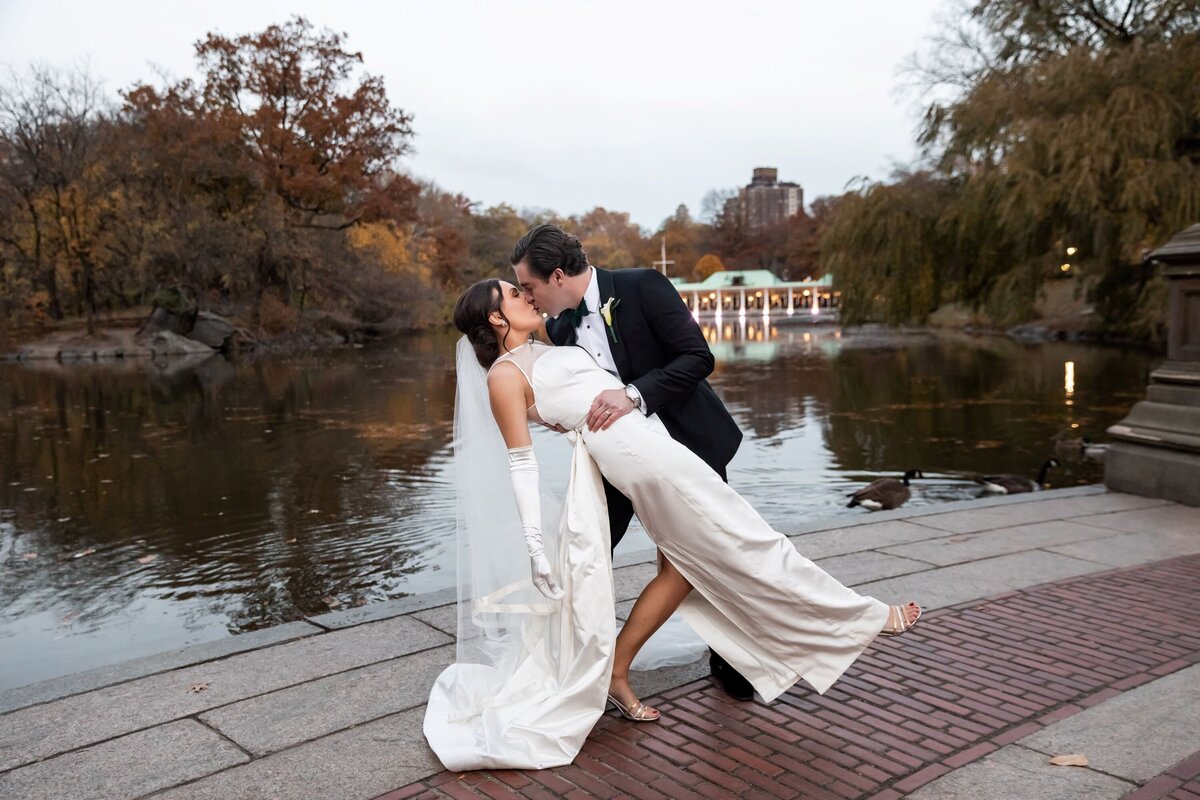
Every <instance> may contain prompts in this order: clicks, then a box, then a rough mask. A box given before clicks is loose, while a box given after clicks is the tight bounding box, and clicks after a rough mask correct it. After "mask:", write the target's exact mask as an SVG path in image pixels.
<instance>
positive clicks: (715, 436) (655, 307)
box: [512, 225, 754, 700]
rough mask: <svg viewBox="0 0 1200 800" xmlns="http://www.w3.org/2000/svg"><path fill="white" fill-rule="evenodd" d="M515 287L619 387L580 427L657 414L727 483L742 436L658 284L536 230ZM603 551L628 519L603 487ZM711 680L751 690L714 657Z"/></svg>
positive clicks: (571, 240) (515, 258)
mask: <svg viewBox="0 0 1200 800" xmlns="http://www.w3.org/2000/svg"><path fill="white" fill-rule="evenodd" d="M512 264H513V269H514V271H515V272H516V278H517V283H518V284H520V286H521V288H523V289H524V290H525V297H526V299H527V300H528V301H529V302H530V303H532V304H533V306H534V308H536V309H537V310H538V311H540V312H543V313H545V314H549V315H550V317H552V319H550V320H548V321H547V323H546V330H547V332H548V333H549V334H550V338H551V340H552V341H553V342H554V343H555V344H556V345H579V346H581V347H583V348H585V349H586V350H587V351H588V352H589V353H590V354H591V355H592V357H593V358H595V359H596V361H597V362H598V363H599V364H600V366H602V367H604V368H605V369H607V370H608V371H609V372H611V373H612V374H614V375H616V376H618V377H619V378H620V379H621V380H622V381H623V382H624V383H625V388H624V389H609V390H606V391H603V392H601V393H600V394H599V395H598V396H597V397H596V399H595V401H594V402H593V403H592V407H591V409H590V411H589V413H588V418H587V425H588V428H590V429H592V430H604V429H605V428H607V427H608V426H610V425H612V424H613V423H614V422H616V421H617V420H618V419H620V418H621V417H623V416H624V415H626V414H630V413H640V414H646V415H650V414H658V418H659V419H660V420H662V423H663V425H664V426H666V429H667V431H668V432H669V433H670V434H671V437H672V438H674V439H675V440H676V441H678V442H679V443H681V444H683V445H684V446H685V447H687V448H688V449H689V450H691V451H692V452H693V453H695V454H696V455H698V456H700V458H701V459H703V460H704V462H705V463H706V464H708V465H709V466H710V467H712V468H713V470H714V471H715V472H716V473H717V474H718V475H720V476H721V479H722V480H725V481H728V480H729V479H728V477H727V476H726V474H725V467H726V465H728V464H729V461H730V460H731V459H732V458H733V455H734V453H736V452H737V448H738V445H739V444H740V443H741V441H742V432H741V431H740V430H739V429H738V426H737V423H736V422H734V421H733V417H731V416H730V415H729V411H728V410H727V409H726V408H725V406H724V404H723V403H722V402H721V401H720V399H719V398H718V397H717V395H716V393H715V392H714V391H713V390H712V387H711V386H709V385H708V381H706V380H705V378H707V377H708V375H709V374H710V373H711V372H712V370H713V363H714V361H713V355H712V351H710V350H709V349H708V342H706V341H705V339H704V335H703V334H702V333H701V332H700V327H699V326H698V325H697V324H696V321H695V320H694V319H692V315H691V312H689V311H688V309H687V306H686V305H684V303H683V300H682V299H681V298H680V297H679V293H678V292H676V291H675V287H674V286H673V285H672V284H671V282H670V281H669V280H667V279H666V277H665V276H663V275H660V274H658V273H657V272H655V271H654V270H649V269H626V270H616V271H609V270H606V269H600V268H598V267H592V266H589V265H588V262H587V255H586V254H585V253H584V252H583V247H582V245H581V244H580V242H579V239H577V238H575V237H574V236H571V235H569V234H568V233H567V232H566V231H564V230H563V229H562V228H559V227H558V226H556V225H539V226H537V227H536V228H533V229H532V230H530V231H529V232H528V233H527V234H525V235H524V236H523V237H521V239H520V241H518V242H517V244H516V246H515V247H514V248H513V252H512ZM604 494H605V498H606V499H607V500H608V521H609V529H610V535H611V537H612V546H613V547H614V548H615V547H616V546H617V542H619V541H620V540H621V537H623V536H624V535H625V531H626V529H627V528H628V527H629V521H630V519H631V518H632V517H633V504H632V503H631V502H630V501H629V498H627V497H625V495H623V494H621V493H620V492H618V491H617V490H616V489H615V488H613V486H612V484H610V483H609V482H608V481H607V480H605V481H604ZM709 665H710V667H711V668H712V673H713V677H715V678H716V679H717V682H718V683H719V684H720V685H721V687H722V688H723V689H724V690H725V691H726V692H727V693H729V694H730V695H732V696H733V697H736V698H738V699H740V700H748V699H750V698H751V697H753V694H754V689H753V687H751V685H750V682H749V681H747V680H746V679H745V678H743V677H742V676H741V675H740V674H738V673H737V672H736V671H735V670H734V669H733V667H731V666H730V665H729V664H728V663H726V661H725V659H723V658H721V657H720V656H719V655H718V654H717V653H715V652H714V653H713V654H712V656H711V657H710V659H709Z"/></svg>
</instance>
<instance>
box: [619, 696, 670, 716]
mask: <svg viewBox="0 0 1200 800" xmlns="http://www.w3.org/2000/svg"><path fill="white" fill-rule="evenodd" d="M608 702H610V703H612V704H613V705H614V706H616V707H617V711H620V712H621V716H622V717H624V718H625V719H628V720H632V721H633V722H657V721H658V718H659V717H660V716H662V715H661V714H659V713H658V710H657V709H653V708H651V707H650V706H648V705H646V704H645V703H643V702H641V701H639V702H636V703H634V704H633V705H631V706H630V707H629V708H626V707H625V706H624V704H622V703H621V701H620V700H618V699H617V698H615V697H613V696H612V695H611V694H610V695H609V696H608Z"/></svg>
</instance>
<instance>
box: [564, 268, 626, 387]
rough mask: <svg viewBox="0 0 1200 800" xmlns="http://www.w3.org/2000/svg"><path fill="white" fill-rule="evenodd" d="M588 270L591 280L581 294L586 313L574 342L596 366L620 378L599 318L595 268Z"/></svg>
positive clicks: (606, 335)
mask: <svg viewBox="0 0 1200 800" xmlns="http://www.w3.org/2000/svg"><path fill="white" fill-rule="evenodd" d="M588 269H590V270H591V271H592V279H591V281H589V282H588V288H587V291H586V292H584V293H583V299H584V301H585V302H586V303H587V308H588V313H587V316H586V317H584V318H583V319H581V320H579V326H578V327H576V328H575V342H576V343H577V344H578V345H579V346H580V347H583V348H584V349H585V350H587V351H588V352H589V353H591V355H592V358H594V359H596V363H597V364H599V365H600V366H602V367H604V368H605V369H606V370H608V371H609V372H611V373H612V374H613V375H616V376H617V377H620V374H619V373H618V371H617V362H616V361H615V360H614V359H613V354H612V345H611V344H610V342H609V340H608V328H607V327H606V326H605V325H604V318H603V317H601V316H600V284H599V283H597V282H596V268H595V267H588Z"/></svg>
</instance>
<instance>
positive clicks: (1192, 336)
mask: <svg viewBox="0 0 1200 800" xmlns="http://www.w3.org/2000/svg"><path fill="white" fill-rule="evenodd" d="M1146 259H1147V260H1148V261H1153V262H1157V263H1160V264H1162V265H1163V275H1164V276H1165V277H1166V279H1167V282H1168V285H1169V292H1170V294H1169V300H1168V309H1167V360H1166V362H1165V363H1164V364H1163V365H1162V366H1161V367H1159V368H1158V369H1156V370H1154V372H1152V373H1150V385H1149V386H1148V387H1147V388H1146V399H1145V400H1143V401H1142V402H1140V403H1138V404H1137V405H1135V406H1134V407H1133V408H1132V409H1131V410H1130V412H1129V415H1128V416H1127V417H1125V419H1123V420H1121V421H1120V422H1118V423H1117V424H1116V425H1113V426H1112V427H1111V428H1109V429H1108V435H1109V436H1110V437H1112V439H1113V442H1112V444H1111V445H1110V446H1109V448H1108V452H1107V453H1106V454H1105V458H1104V484H1105V485H1106V486H1108V488H1110V489H1113V490H1114V491H1118V492H1129V493H1131V494H1138V495H1144V496H1146V497H1161V498H1164V499H1167V500H1174V501H1175V502H1178V503H1186V504H1187V505H1192V506H1200V225H1193V226H1191V227H1190V228H1188V229H1187V230H1185V231H1183V232H1181V233H1179V234H1176V235H1175V237H1174V238H1173V239H1171V241H1169V242H1167V243H1166V244H1165V245H1163V246H1162V247H1160V248H1158V249H1157V250H1155V251H1154V252H1152V253H1150V254H1149V255H1147V256H1146Z"/></svg>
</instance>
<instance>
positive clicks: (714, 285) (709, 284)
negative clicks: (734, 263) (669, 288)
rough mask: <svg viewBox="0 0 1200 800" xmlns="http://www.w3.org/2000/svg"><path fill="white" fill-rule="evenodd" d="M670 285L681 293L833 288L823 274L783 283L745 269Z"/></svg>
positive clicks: (763, 272) (766, 273) (674, 280)
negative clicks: (809, 286)
mask: <svg viewBox="0 0 1200 800" xmlns="http://www.w3.org/2000/svg"><path fill="white" fill-rule="evenodd" d="M739 279H740V280H739ZM671 283H673V284H675V288H676V289H678V290H679V291H681V292H705V291H713V290H714V289H766V288H769V287H772V286H786V285H787V284H789V283H792V284H795V283H804V284H815V285H817V286H821V287H824V288H828V287H830V286H833V276H832V275H830V274H829V273H825V274H824V275H822V276H821V277H820V278H818V279H816V280H812V281H803V280H794V281H783V280H780V279H779V278H778V277H776V275H775V273H773V272H771V271H770V270H766V269H745V270H723V271H721V272H714V273H713V274H712V275H709V276H708V277H707V278H705V279H704V280H703V281H701V282H700V283H683V282H682V280H681V279H679V278H672V279H671Z"/></svg>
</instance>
